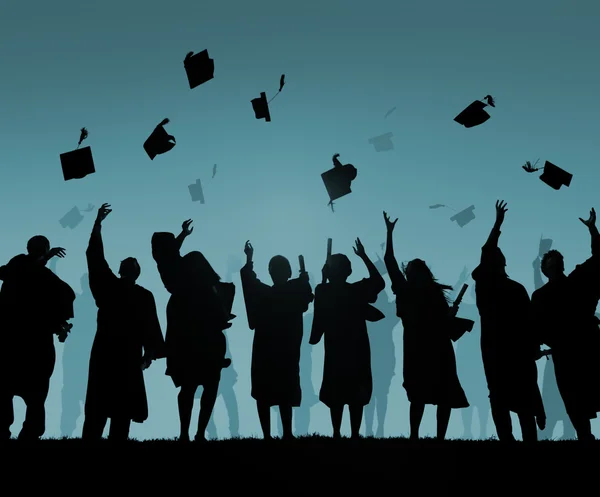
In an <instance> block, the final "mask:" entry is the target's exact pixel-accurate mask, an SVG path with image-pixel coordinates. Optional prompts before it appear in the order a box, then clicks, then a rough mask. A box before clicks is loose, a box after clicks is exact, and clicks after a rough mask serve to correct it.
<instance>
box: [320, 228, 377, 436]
mask: <svg viewBox="0 0 600 497" xmlns="http://www.w3.org/2000/svg"><path fill="white" fill-rule="evenodd" d="M354 253H355V254H356V255H357V256H358V257H360V258H361V259H362V261H363V262H364V264H365V266H366V267H367V269H368V271H369V277H368V278H363V279H362V280H360V281H357V282H354V283H348V282H347V279H348V277H349V276H350V275H351V274H352V265H351V263H350V260H349V259H348V257H346V256H345V255H344V254H333V255H331V257H330V258H329V260H328V261H327V262H326V263H325V265H324V266H323V270H322V272H323V280H324V281H325V283H321V284H319V285H317V287H316V289H315V303H314V316H313V326H312V331H311V337H310V343H311V345H316V344H317V343H319V341H320V340H321V338H322V337H323V335H325V360H324V366H323V382H322V383H321V391H320V393H319V399H320V400H321V402H323V404H325V405H326V406H327V407H328V408H329V410H330V413H331V424H332V425H333V437H334V438H340V437H341V426H342V416H343V413H344V406H345V405H347V406H348V408H349V411H350V426H351V430H352V438H355V439H356V438H359V437H360V425H361V423H362V417H363V409H364V406H366V405H367V404H368V403H369V402H370V401H371V395H372V392H373V377H372V373H371V348H370V346H369V335H368V331H367V323H366V321H373V322H374V321H378V320H381V319H383V318H384V316H383V314H382V313H381V312H380V311H378V310H377V309H375V308H374V307H373V306H371V305H370V304H372V303H374V302H375V301H376V300H377V295H379V293H380V292H381V291H382V290H383V289H384V288H385V281H384V280H383V278H382V276H381V274H380V273H379V271H377V268H376V267H375V264H373V262H372V261H371V259H369V257H368V256H367V254H366V252H365V248H364V247H363V245H362V243H361V242H360V240H359V239H358V238H357V239H356V246H355V247H354Z"/></svg>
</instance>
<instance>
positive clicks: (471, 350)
mask: <svg viewBox="0 0 600 497" xmlns="http://www.w3.org/2000/svg"><path fill="white" fill-rule="evenodd" d="M469 276H470V274H469V273H467V272H466V268H465V270H464V271H463V273H462V274H461V275H460V278H459V280H458V281H457V282H456V284H455V285H454V292H453V297H454V298H455V297H456V296H457V295H458V293H459V291H460V288H461V286H462V285H463V284H464V283H466V281H467V278H468V277H469ZM471 297H472V298H473V302H475V299H476V296H475V285H471ZM460 314H461V316H463V317H465V318H467V319H470V320H472V321H473V322H474V325H473V329H472V330H471V332H470V333H465V334H464V335H463V336H462V337H461V339H460V340H458V341H457V342H456V345H455V347H454V352H455V354H456V371H457V373H458V378H459V379H460V383H461V385H462V386H463V389H464V390H465V394H466V395H467V398H468V399H469V403H470V404H471V405H470V406H469V407H465V408H464V409H461V411H460V414H461V420H462V424H463V435H462V438H467V439H472V438H474V437H473V432H472V429H473V428H472V426H473V411H474V410H475V408H477V416H478V418H479V438H480V439H486V438H487V428H488V420H489V417H490V401H489V398H488V395H489V393H488V389H487V385H486V382H485V371H484V369H483V361H482V359H481V326H480V322H479V311H478V310H477V306H476V305H475V304H474V303H473V304H469V303H467V302H464V301H463V302H462V303H461V304H460Z"/></svg>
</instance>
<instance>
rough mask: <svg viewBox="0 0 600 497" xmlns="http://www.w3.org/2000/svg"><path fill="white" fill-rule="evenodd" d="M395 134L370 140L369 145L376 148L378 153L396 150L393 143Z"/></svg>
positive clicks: (387, 134) (386, 134)
mask: <svg viewBox="0 0 600 497" xmlns="http://www.w3.org/2000/svg"><path fill="white" fill-rule="evenodd" d="M392 136H394V134H393V133H391V132H389V133H385V134H383V135H379V136H375V137H373V138H369V143H370V144H371V145H373V146H374V147H375V151H376V152H387V151H388V150H394V144H393V143H392Z"/></svg>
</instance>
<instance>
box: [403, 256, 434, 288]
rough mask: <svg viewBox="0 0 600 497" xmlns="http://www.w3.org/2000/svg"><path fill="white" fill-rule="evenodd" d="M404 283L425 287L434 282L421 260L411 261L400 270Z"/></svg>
mask: <svg viewBox="0 0 600 497" xmlns="http://www.w3.org/2000/svg"><path fill="white" fill-rule="evenodd" d="M402 270H403V272H404V276H406V281H407V283H408V284H409V285H413V286H419V287H422V286H426V285H428V284H430V283H432V282H434V281H435V280H434V278H433V274H432V273H431V270H430V269H429V268H428V267H427V264H426V263H425V261H424V260H422V259H413V260H412V261H409V262H408V263H407V264H405V265H403V268H402Z"/></svg>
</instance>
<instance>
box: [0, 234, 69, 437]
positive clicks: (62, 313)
mask: <svg viewBox="0 0 600 497" xmlns="http://www.w3.org/2000/svg"><path fill="white" fill-rule="evenodd" d="M64 255H65V250H64V249H63V248H60V247H57V248H52V249H51V248H50V242H49V241H48V239H47V238H46V237H44V236H41V235H37V236H34V237H33V238H31V239H30V240H29V241H28V242H27V254H20V255H17V256H15V257H13V258H12V259H11V260H10V261H9V262H8V264H6V265H5V266H2V267H0V280H1V281H2V282H3V284H2V289H1V290H0V328H1V329H2V332H3V337H2V340H3V347H4V350H5V351H6V353H5V354H4V356H3V358H2V360H1V361H0V378H1V381H2V383H1V384H0V424H1V425H2V428H1V429H2V431H3V433H2V437H3V438H4V439H8V438H10V435H11V433H10V427H11V425H12V424H13V422H14V409H13V398H14V397H15V396H18V397H21V398H22V399H23V401H24V402H25V405H26V407H27V410H26V415H25V421H24V422H23V427H22V429H21V432H20V433H19V436H18V438H19V439H21V440H37V439H39V438H40V437H41V436H42V435H43V434H44V432H45V431H46V411H45V403H46V398H47V396H48V390H49V387H50V378H51V376H52V373H53V371H54V364H55V361H56V351H55V349H54V335H55V334H56V335H58V336H59V339H60V340H61V341H64V340H65V339H66V329H67V328H66V326H67V321H68V320H70V319H71V318H73V301H74V300H75V292H73V290H72V289H71V287H70V286H69V285H67V284H66V283H65V282H64V281H62V280H61V279H60V278H59V277H58V276H56V274H54V273H53V272H52V271H51V270H50V269H49V268H47V267H46V263H47V262H48V261H49V260H50V259H52V258H53V257H54V256H58V257H64Z"/></svg>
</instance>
